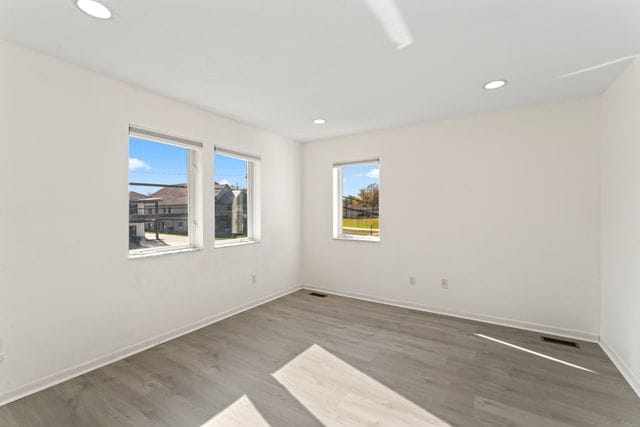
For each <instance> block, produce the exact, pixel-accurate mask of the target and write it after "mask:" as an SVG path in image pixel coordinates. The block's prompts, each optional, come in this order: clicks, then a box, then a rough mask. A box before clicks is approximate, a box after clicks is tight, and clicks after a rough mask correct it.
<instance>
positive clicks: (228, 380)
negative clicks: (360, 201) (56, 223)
mask: <svg viewBox="0 0 640 427" xmlns="http://www.w3.org/2000/svg"><path fill="white" fill-rule="evenodd" d="M475 334H480V335H481V336H479V335H475ZM580 346H581V348H579V349H575V348H567V347H563V346H560V345H557V344H549V343H544V342H542V341H541V340H540V337H539V334H536V333H533V332H526V331H520V330H516V329H510V328H506V327H500V326H494V325H488V324H484V323H479V322H473V321H467V320H461V319H456V318H451V317H446V316H439V315H433V314H427V313H422V312H418V311H413V310H408V309H403V308H397V307H391V306H385V305H381V304H375V303H369V302H364V301H358V300H354V299H349V298H343V297H338V296H333V295H329V296H327V297H326V298H318V297H313V296H310V295H308V292H307V291H300V292H296V293H294V294H291V295H289V296H286V297H283V298H281V299H278V300H276V301H273V302H271V303H268V304H265V305H262V306H260V307H257V308H254V309H252V310H249V311H247V312H245V313H242V314H239V315H236V316H234V317H231V318H229V319H226V320H224V321H222V322H219V323H216V324H214V325H211V326H208V327H206V328H203V329H200V330H198V331H196V332H193V333H190V334H188V335H185V336H183V337H180V338H178V339H175V340H173V341H170V342H167V343H165V344H162V345H159V346H157V347H155V348H152V349H150V350H147V351H144V352H142V353H139V354H137V355H134V356H131V357H129V358H127V359H124V360H122V361H119V362H116V363H113V364H111V365H108V366H106V367H103V368H100V369H97V370H95V371H92V372H90V373H88V374H85V375H82V376H80V377H78V378H75V379H72V380H69V381H67V382H65V383H62V384H59V385H57V386H55V387H51V388H49V389H47V390H44V391H42V392H39V393H36V394H34V395H31V396H29V397H26V398H24V399H21V400H18V401H16V402H13V403H11V404H9V405H6V406H4V407H1V408H0V425H2V426H14V425H18V426H120V425H127V426H150V425H162V426H165V425H170V426H201V425H206V426H214V425H252V426H253V425H271V426H285V425H297V426H316V425H359V424H361V425H372V424H376V425H392V426H398V425H468V426H479V425H530V426H545V425H575V426H607V425H640V399H639V398H638V397H637V396H636V395H635V393H634V392H633V391H632V390H631V388H630V387H629V385H628V384H627V383H626V382H625V380H624V379H623V378H622V376H621V375H620V373H619V372H618V371H617V370H616V368H615V367H614V366H613V364H612V363H611V362H610V361H609V360H608V359H607V357H606V355H605V354H604V353H603V351H602V350H601V349H600V348H599V347H598V346H597V345H596V344H592V343H584V342H581V343H580Z"/></svg>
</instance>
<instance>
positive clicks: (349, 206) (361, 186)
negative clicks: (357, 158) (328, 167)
mask: <svg viewBox="0 0 640 427" xmlns="http://www.w3.org/2000/svg"><path fill="white" fill-rule="evenodd" d="M336 171H337V173H338V176H337V178H338V179H339V180H340V186H339V187H338V189H337V190H338V191H340V194H339V195H338V197H340V203H339V204H338V209H339V210H340V212H339V213H338V218H339V221H340V222H339V224H337V226H338V231H337V236H336V237H342V238H356V239H357V238H365V239H368V240H378V239H379V238H380V214H379V206H380V185H379V184H380V166H379V163H377V162H375V163H367V164H352V165H349V164H347V165H341V166H338V167H336Z"/></svg>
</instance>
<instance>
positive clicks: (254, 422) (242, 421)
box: [201, 394, 269, 427]
mask: <svg viewBox="0 0 640 427" xmlns="http://www.w3.org/2000/svg"><path fill="white" fill-rule="evenodd" d="M222 426H224V427H235V426H238V427H240V426H255V427H259V426H263V427H268V426H269V423H268V422H267V421H266V420H265V419H264V418H263V417H262V415H261V414H260V412H259V411H258V409H256V407H255V406H254V405H253V403H252V402H251V400H250V399H249V398H248V397H247V395H246V394H245V395H244V396H242V397H241V398H240V399H238V400H236V401H235V402H233V403H232V404H231V405H229V406H227V407H226V408H225V409H224V410H223V411H222V412H220V413H219V414H217V415H216V416H215V417H213V418H211V419H210V420H209V421H207V422H206V423H204V424H202V426H201V427H222Z"/></svg>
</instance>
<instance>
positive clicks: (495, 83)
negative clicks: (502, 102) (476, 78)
mask: <svg viewBox="0 0 640 427" xmlns="http://www.w3.org/2000/svg"><path fill="white" fill-rule="evenodd" d="M506 84H507V81H506V80H494V81H492V82H489V83H486V84H485V85H484V88H485V89H487V90H494V89H500V88H501V87H503V86H504V85H506Z"/></svg>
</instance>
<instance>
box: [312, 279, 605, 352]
mask: <svg viewBox="0 0 640 427" xmlns="http://www.w3.org/2000/svg"><path fill="white" fill-rule="evenodd" d="M302 287H303V289H308V290H311V291H318V292H324V293H327V294H332V295H338V296H343V297H348V298H355V299H360V300H363V301H370V302H377V303H381V304H387V305H393V306H396V307H402V308H410V309H412V310H418V311H425V312H428V313H435V314H443V315H445V316H452V317H459V318H462V319H467V320H475V321H478V322H485V323H491V324H494V325H500V326H508V327H511V328H517V329H524V330H527V331H533V332H539V333H543V334H549V335H556V336H561V337H567V338H573V339H577V340H581V341H588V342H593V343H598V342H599V341H600V336H599V335H598V334H592V333H589V332H583V331H576V330H573V329H565V328H559V327H556V326H551V325H545V324H540V323H533V322H525V321H522V320H515V319H507V318H504V317H497V316H489V315H485V314H476V313H465V312H461V311H456V310H450V309H448V308H440V307H430V306H427V305H424V304H419V303H415V302H406V301H397V300H392V299H388V298H381V297H376V296H371V295H364V294H358V293H353V292H343V291H336V290H333V289H326V288H319V287H317V286H313V285H310V284H306V283H305V284H303V285H302Z"/></svg>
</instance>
